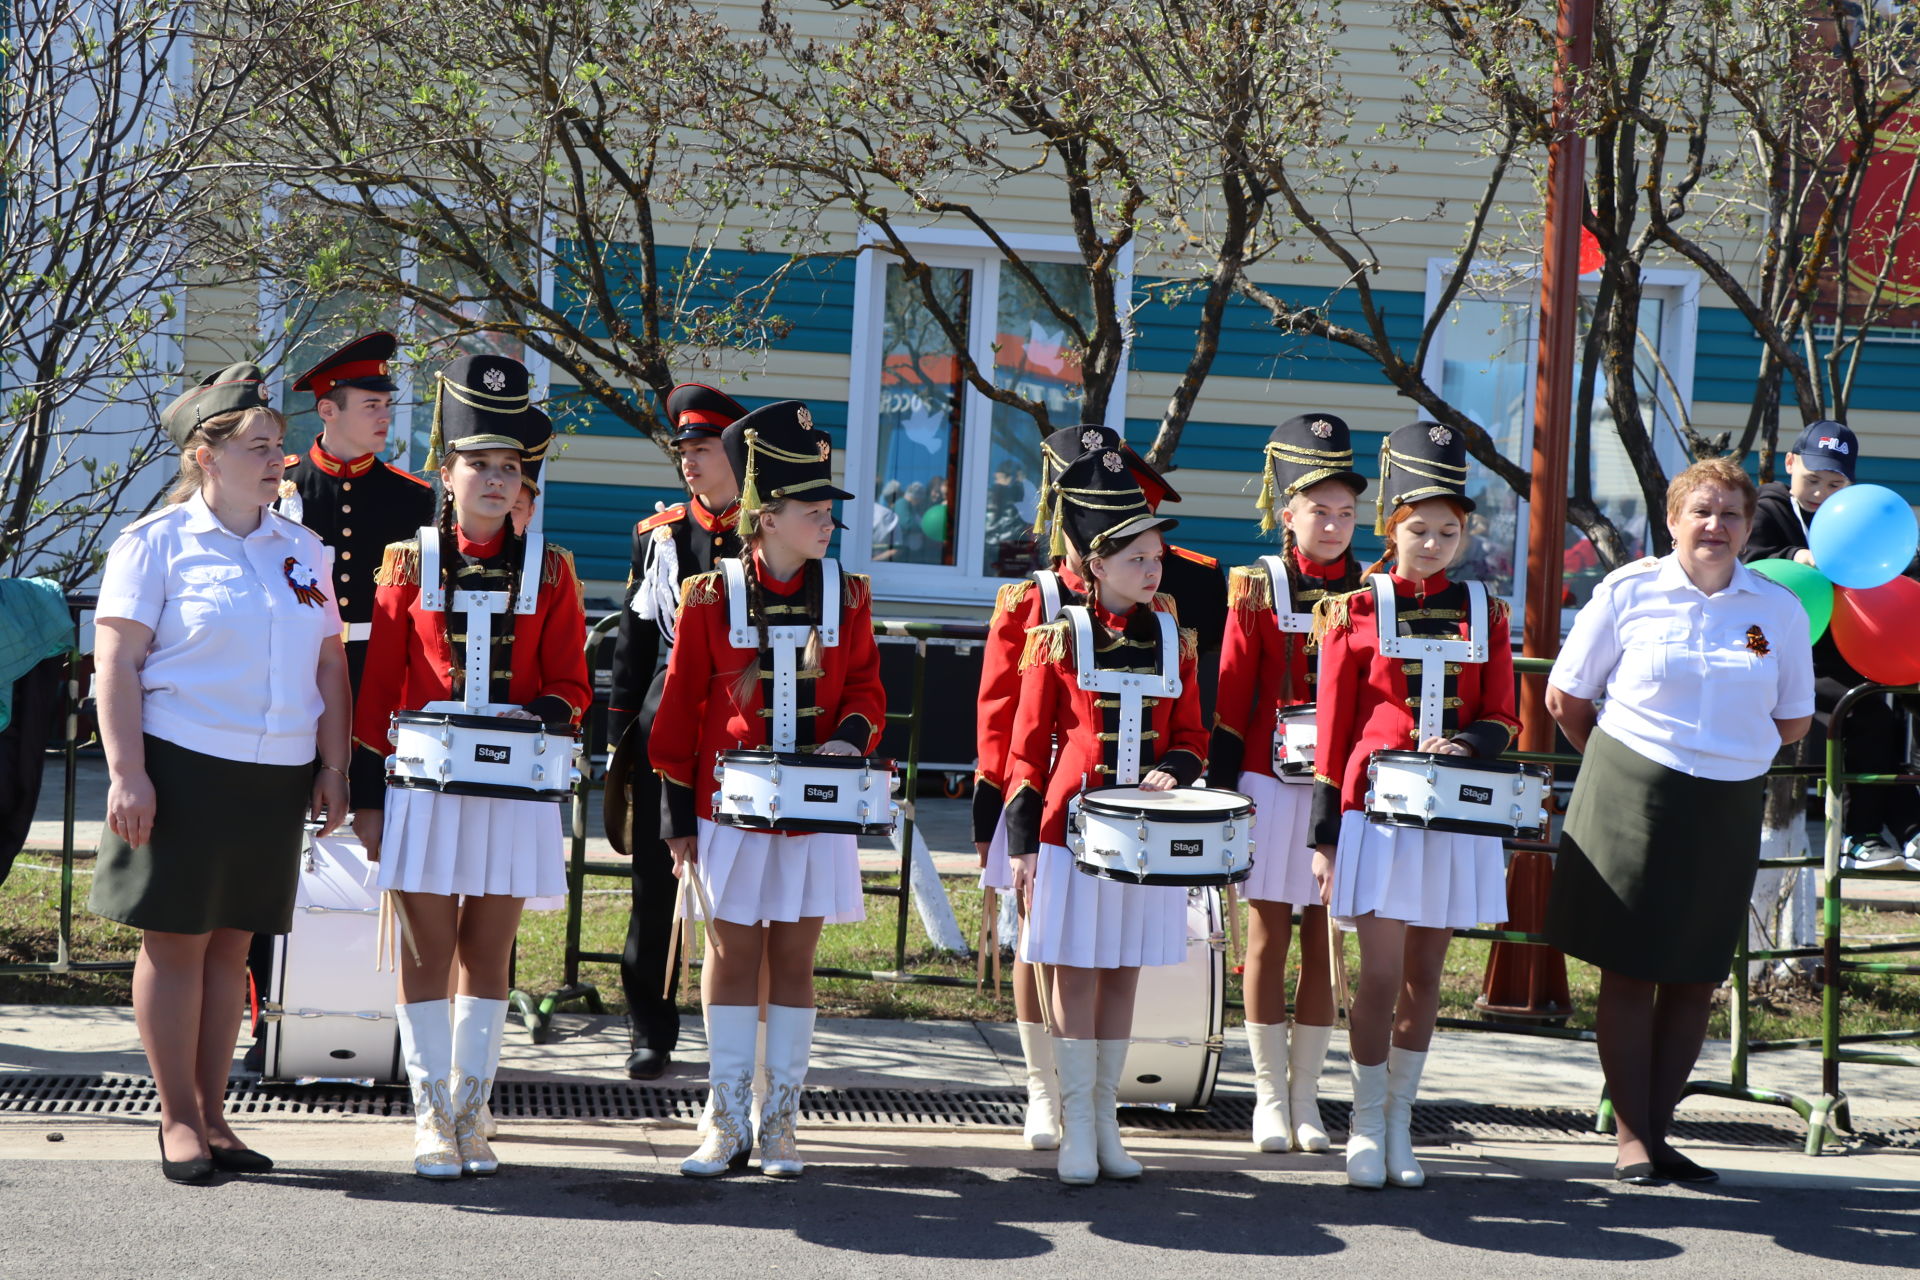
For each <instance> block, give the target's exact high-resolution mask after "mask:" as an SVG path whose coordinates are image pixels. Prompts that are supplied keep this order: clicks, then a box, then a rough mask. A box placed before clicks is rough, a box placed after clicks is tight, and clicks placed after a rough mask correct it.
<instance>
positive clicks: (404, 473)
mask: <svg viewBox="0 0 1920 1280" xmlns="http://www.w3.org/2000/svg"><path fill="white" fill-rule="evenodd" d="M380 465H381V466H383V467H385V468H386V469H387V470H389V471H391V472H393V474H395V475H397V476H400V477H402V478H404V479H407V480H411V481H413V482H414V483H415V484H417V485H419V486H420V487H421V488H422V489H431V488H433V486H432V485H431V484H429V483H428V482H427V481H425V480H423V479H421V478H420V477H419V476H417V475H415V474H413V472H411V471H402V470H401V469H400V468H399V467H396V466H394V465H393V464H392V463H391V462H387V461H385V460H384V459H383V460H382V461H381V463H380Z"/></svg>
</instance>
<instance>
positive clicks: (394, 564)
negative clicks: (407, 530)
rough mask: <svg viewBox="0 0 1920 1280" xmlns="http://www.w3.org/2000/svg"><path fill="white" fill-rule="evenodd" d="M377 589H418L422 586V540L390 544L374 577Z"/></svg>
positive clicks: (408, 540) (410, 539)
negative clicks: (393, 587)
mask: <svg viewBox="0 0 1920 1280" xmlns="http://www.w3.org/2000/svg"><path fill="white" fill-rule="evenodd" d="M373 585H374V586H376V587H392V586H403V587H417V586H419V585H420V539H418V538H408V539H406V540H405V541H404V542H389V543H388V544H387V554H386V555H385V557H384V558H382V559H381V561H380V568H379V570H378V571H377V572H375V573H374V575H373Z"/></svg>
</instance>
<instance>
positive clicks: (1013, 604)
mask: <svg viewBox="0 0 1920 1280" xmlns="http://www.w3.org/2000/svg"><path fill="white" fill-rule="evenodd" d="M1031 590H1033V579H1032V578H1022V579H1020V581H1018V582H1009V583H1008V584H1007V585H1006V586H1004V587H1002V588H1000V590H999V591H997V592H995V593H994V597H993V616H992V617H991V618H989V619H987V626H989V627H993V626H997V625H998V624H999V622H1000V617H1001V615H1002V614H1006V613H1011V612H1012V611H1013V610H1015V609H1018V608H1019V607H1020V602H1021V601H1022V600H1025V599H1026V598H1027V592H1029V591H1031Z"/></svg>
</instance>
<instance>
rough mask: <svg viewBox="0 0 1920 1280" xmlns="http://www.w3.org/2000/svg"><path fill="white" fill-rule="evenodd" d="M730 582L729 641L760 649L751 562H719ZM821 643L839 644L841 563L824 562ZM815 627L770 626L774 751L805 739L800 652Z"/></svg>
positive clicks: (736, 645)
mask: <svg viewBox="0 0 1920 1280" xmlns="http://www.w3.org/2000/svg"><path fill="white" fill-rule="evenodd" d="M720 572H721V574H722V575H723V576H724V577H725V579H726V583H727V643H728V644H729V645H731V646H733V647H734V648H736V649H755V650H757V649H759V647H760V634H759V632H758V631H756V630H755V629H754V628H753V626H752V625H751V624H750V622H749V620H748V618H747V567H746V565H745V564H744V563H743V562H742V561H741V560H740V559H737V558H733V557H729V558H727V559H725V560H722V561H721V562H720ZM820 615H821V618H820V643H821V644H822V645H824V646H825V647H827V648H829V649H832V648H836V647H838V646H839V644H840V562H839V561H837V560H822V561H821V562H820ZM811 630H813V628H812V627H768V628H767V649H768V651H769V652H770V653H772V654H773V679H772V680H771V681H770V682H769V683H770V684H771V685H772V688H771V689H769V690H768V692H767V702H768V704H769V706H770V708H771V709H772V711H773V725H772V728H771V732H770V735H769V745H771V746H772V748H773V749H774V750H775V751H793V750H796V749H797V744H798V742H799V739H800V705H799V703H800V688H799V671H800V653H801V651H802V650H803V649H805V648H806V644H807V633H808V632H809V631H811Z"/></svg>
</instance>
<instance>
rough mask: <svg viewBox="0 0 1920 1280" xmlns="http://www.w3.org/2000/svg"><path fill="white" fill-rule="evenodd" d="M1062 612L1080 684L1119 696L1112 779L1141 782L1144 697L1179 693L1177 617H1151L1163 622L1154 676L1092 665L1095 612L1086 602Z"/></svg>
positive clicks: (1128, 783)
mask: <svg viewBox="0 0 1920 1280" xmlns="http://www.w3.org/2000/svg"><path fill="white" fill-rule="evenodd" d="M1060 616H1061V617H1063V618H1066V619H1068V620H1069V621H1070V622H1071V624H1072V626H1073V658H1074V667H1075V674H1076V675H1077V676H1078V678H1079V682H1080V687H1081V688H1082V689H1085V690H1087V691H1088V692H1089V693H1110V694H1116V695H1118V697H1119V699H1120V724H1119V736H1118V741H1117V742H1115V744H1114V746H1115V748H1116V753H1115V754H1116V756H1117V759H1116V760H1115V761H1114V774H1113V780H1114V783H1115V784H1116V785H1118V786H1122V787H1131V786H1133V785H1135V784H1136V783H1138V782H1139V781H1140V744H1141V738H1140V735H1141V733H1142V731H1143V730H1144V728H1145V725H1144V723H1143V717H1142V714H1141V712H1142V710H1143V708H1142V707H1141V705H1140V702H1141V699H1142V698H1177V697H1179V696H1180V630H1179V626H1178V624H1177V623H1175V621H1174V618H1173V615H1172V614H1170V613H1165V612H1160V613H1155V614H1154V615H1153V616H1154V617H1155V618H1156V619H1157V620H1158V621H1159V623H1160V670H1159V672H1158V673H1157V674H1155V675H1143V674H1141V673H1140V672H1137V671H1117V670H1102V669H1100V668H1099V667H1097V666H1095V665H1094V653H1093V614H1092V613H1091V612H1090V611H1089V610H1088V609H1087V607H1086V606H1085V605H1082V604H1070V605H1066V606H1065V607H1063V608H1062V609H1061V610H1060Z"/></svg>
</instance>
